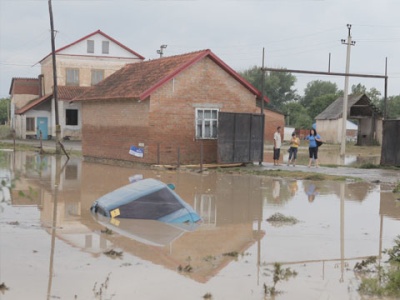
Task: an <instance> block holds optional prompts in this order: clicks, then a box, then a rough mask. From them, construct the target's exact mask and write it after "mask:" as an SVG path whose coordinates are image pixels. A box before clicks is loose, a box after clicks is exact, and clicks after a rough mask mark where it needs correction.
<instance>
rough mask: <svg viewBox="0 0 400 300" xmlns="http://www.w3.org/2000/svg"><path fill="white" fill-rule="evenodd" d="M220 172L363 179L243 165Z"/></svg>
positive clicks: (309, 177)
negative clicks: (262, 168) (261, 168)
mask: <svg viewBox="0 0 400 300" xmlns="http://www.w3.org/2000/svg"><path fill="white" fill-rule="evenodd" d="M218 172H223V173H228V174H246V175H258V176H266V177H279V178H283V177H284V178H294V179H298V180H318V181H319V180H321V181H322V180H335V181H346V180H348V179H352V180H361V179H358V178H355V177H347V176H336V175H327V174H320V173H313V172H302V171H286V170H281V169H277V170H260V169H257V167H243V168H224V169H219V170H218Z"/></svg>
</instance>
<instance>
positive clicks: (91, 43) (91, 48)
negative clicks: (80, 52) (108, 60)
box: [87, 40, 94, 53]
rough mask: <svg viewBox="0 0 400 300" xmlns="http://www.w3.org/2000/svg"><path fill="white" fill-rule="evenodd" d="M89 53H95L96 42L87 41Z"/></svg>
mask: <svg viewBox="0 0 400 300" xmlns="http://www.w3.org/2000/svg"><path fill="white" fill-rule="evenodd" d="M87 53H94V41H93V40H87Z"/></svg>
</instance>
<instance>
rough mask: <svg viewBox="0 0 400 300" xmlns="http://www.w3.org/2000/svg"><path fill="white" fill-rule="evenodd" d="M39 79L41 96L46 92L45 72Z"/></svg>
mask: <svg viewBox="0 0 400 300" xmlns="http://www.w3.org/2000/svg"><path fill="white" fill-rule="evenodd" d="M38 79H39V98H41V97H43V94H44V80H43V74H40V75H39V76H38Z"/></svg>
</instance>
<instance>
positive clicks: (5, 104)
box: [0, 98, 10, 124]
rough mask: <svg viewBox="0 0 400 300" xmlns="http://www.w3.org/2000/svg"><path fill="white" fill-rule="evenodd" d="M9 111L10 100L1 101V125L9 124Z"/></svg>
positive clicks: (3, 99) (2, 99)
mask: <svg viewBox="0 0 400 300" xmlns="http://www.w3.org/2000/svg"><path fill="white" fill-rule="evenodd" d="M9 109H10V99H9V98H1V99H0V124H7V122H8V121H9V118H8V116H9Z"/></svg>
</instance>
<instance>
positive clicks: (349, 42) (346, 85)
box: [340, 24, 356, 157]
mask: <svg viewBox="0 0 400 300" xmlns="http://www.w3.org/2000/svg"><path fill="white" fill-rule="evenodd" d="M347 29H348V31H349V33H348V36H347V42H346V40H344V39H343V40H342V44H344V45H347V56H346V72H345V74H346V77H345V79H344V92H343V93H344V94H343V114H342V120H343V124H342V143H341V146H340V155H341V156H343V157H344V155H345V153H346V125H347V102H348V91H349V76H348V74H349V69H350V49H351V46H354V45H355V44H356V42H354V41H352V40H351V24H347Z"/></svg>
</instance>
